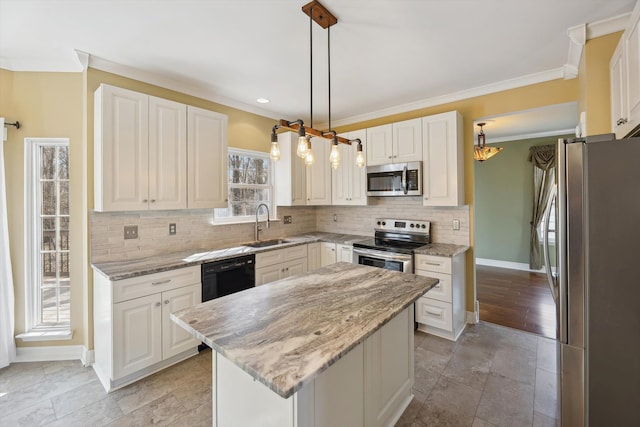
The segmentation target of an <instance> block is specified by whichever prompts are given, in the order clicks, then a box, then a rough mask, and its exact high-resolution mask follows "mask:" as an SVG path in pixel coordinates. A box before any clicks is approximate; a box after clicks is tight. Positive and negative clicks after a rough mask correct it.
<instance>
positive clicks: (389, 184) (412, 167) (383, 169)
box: [367, 162, 422, 196]
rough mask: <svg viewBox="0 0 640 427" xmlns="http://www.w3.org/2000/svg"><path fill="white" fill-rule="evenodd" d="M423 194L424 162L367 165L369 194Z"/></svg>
mask: <svg viewBox="0 0 640 427" xmlns="http://www.w3.org/2000/svg"><path fill="white" fill-rule="evenodd" d="M420 195H422V162H408V163H392V164H387V165H376V166H367V196H420Z"/></svg>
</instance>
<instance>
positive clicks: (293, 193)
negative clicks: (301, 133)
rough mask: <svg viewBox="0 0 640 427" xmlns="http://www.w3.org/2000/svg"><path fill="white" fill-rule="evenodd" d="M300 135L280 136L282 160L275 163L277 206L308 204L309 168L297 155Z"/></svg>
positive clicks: (288, 134) (282, 134) (283, 134)
mask: <svg viewBox="0 0 640 427" xmlns="http://www.w3.org/2000/svg"><path fill="white" fill-rule="evenodd" d="M297 144H298V135H297V134H295V133H294V132H284V133H281V134H278V145H280V160H278V161H277V162H275V163H274V169H275V173H276V204H277V205H278V206H304V205H306V204H307V168H306V166H305V164H304V160H302V159H301V158H299V157H298V156H297V154H296V149H297V147H298V146H297Z"/></svg>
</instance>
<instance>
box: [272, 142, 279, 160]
mask: <svg viewBox="0 0 640 427" xmlns="http://www.w3.org/2000/svg"><path fill="white" fill-rule="evenodd" d="M269 157H270V158H271V160H274V161H278V160H280V146H279V145H278V141H276V142H272V143H271V150H269Z"/></svg>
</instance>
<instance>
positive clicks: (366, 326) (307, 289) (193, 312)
mask: <svg viewBox="0 0 640 427" xmlns="http://www.w3.org/2000/svg"><path fill="white" fill-rule="evenodd" d="M437 283H438V280H437V279H434V278H431V277H422V276H416V275H413V274H407V273H399V272H396V271H390V270H385V269H382V268H377V267H368V266H363V265H356V264H349V263H344V262H340V263H336V264H332V265H330V266H327V267H323V268H321V269H318V270H314V271H311V272H308V273H305V274H302V275H298V276H292V277H289V278H286V279H283V280H280V281H277V282H272V283H269V284H266V285H262V286H258V287H255V288H251V289H247V290H245V291H242V292H237V293H235V294H231V295H227V296H225V297H222V298H218V299H214V300H211V301H207V302H205V303H202V304H199V305H196V306H194V307H191V308H188V309H185V310H181V311H178V312H176V313H172V314H171V319H172V320H173V321H174V322H176V323H178V324H179V325H180V326H182V327H183V328H184V329H186V330H187V331H189V332H190V333H191V334H193V335H194V336H195V337H196V338H197V339H199V340H201V341H203V342H205V343H206V344H207V345H209V346H210V347H211V348H213V349H214V350H215V351H217V352H219V353H220V354H222V355H223V356H224V357H226V358H227V359H229V360H230V361H231V362H233V363H235V364H236V365H237V366H238V367H240V368H241V369H243V370H244V371H246V372H247V373H249V374H250V375H251V376H252V377H253V378H254V379H256V380H258V381H260V382H261V383H263V384H265V385H266V386H267V387H269V388H270V389H271V390H273V391H274V392H276V393H277V394H279V395H280V396H282V397H283V398H288V397H289V396H291V395H292V394H293V393H295V392H296V391H297V390H299V389H300V388H302V387H303V386H304V385H305V384H308V383H309V382H310V381H312V380H313V379H314V378H315V377H316V376H318V375H319V374H320V373H322V372H323V371H324V370H326V369H327V368H328V367H329V366H331V365H332V364H333V363H335V362H336V361H337V360H339V359H340V358H341V357H342V356H344V355H346V354H347V353H348V352H349V351H350V350H351V349H353V348H354V347H355V346H357V345H358V344H359V343H361V342H363V341H364V340H365V339H366V338H367V337H368V336H370V335H371V334H373V333H374V332H375V331H377V330H378V329H380V328H381V327H382V326H384V325H385V324H386V323H387V322H389V321H390V320H391V319H392V318H393V317H395V316H396V315H397V314H398V313H400V312H401V311H402V310H404V309H406V308H407V307H408V306H410V305H411V304H413V303H414V302H415V301H416V300H417V299H418V298H420V297H421V296H422V295H424V294H425V293H426V292H427V291H428V290H429V289H431V288H432V287H433V286H435V285H436V284H437Z"/></svg>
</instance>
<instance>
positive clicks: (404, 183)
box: [402, 165, 409, 194]
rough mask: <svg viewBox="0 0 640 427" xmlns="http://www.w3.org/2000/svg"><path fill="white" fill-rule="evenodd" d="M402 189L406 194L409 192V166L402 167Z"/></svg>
mask: <svg viewBox="0 0 640 427" xmlns="http://www.w3.org/2000/svg"><path fill="white" fill-rule="evenodd" d="M402 190H403V191H404V194H407V193H408V192H409V185H408V184H407V166H406V165H405V166H404V169H402Z"/></svg>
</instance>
